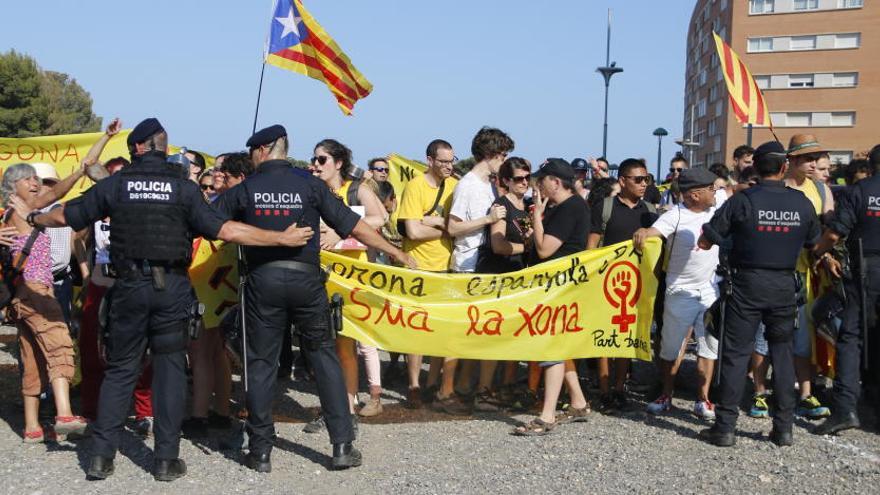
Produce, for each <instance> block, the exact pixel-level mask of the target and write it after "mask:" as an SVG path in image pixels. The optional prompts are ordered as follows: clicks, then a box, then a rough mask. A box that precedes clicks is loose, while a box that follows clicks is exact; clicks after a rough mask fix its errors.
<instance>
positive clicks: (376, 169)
mask: <svg viewBox="0 0 880 495" xmlns="http://www.w3.org/2000/svg"><path fill="white" fill-rule="evenodd" d="M322 165H323V163H322ZM370 170H372V171H373V172H387V171H388V169H387V168H385V167H373V168H371V169H370Z"/></svg>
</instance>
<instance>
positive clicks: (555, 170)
mask: <svg viewBox="0 0 880 495" xmlns="http://www.w3.org/2000/svg"><path fill="white" fill-rule="evenodd" d="M533 177H534V178H535V180H536V182H535V197H534V199H535V207H534V209H532V225H533V228H534V233H533V242H532V254H531V259H532V260H533V264H534V263H541V262H543V261H547V260H553V259H557V258H562V257H564V256H568V255H570V254H574V253H579V252H581V251H583V250H584V249H585V248H586V240H587V233H588V232H589V231H590V210H589V208H588V207H587V204H586V203H585V202H584V200H583V199H581V197H580V196H579V195H577V194H575V192H574V181H575V175H574V170H573V169H572V168H571V165H569V164H568V162H566V161H565V160H563V159H561V158H549V159H547V161H546V162H544V164H543V165H541V168H540V169H539V170H538V171H537V172H536V173H535V174H534V175H533ZM550 203H552V206H551V207H549V208H548V204H550ZM541 367H542V368H544V402H543V404H544V405H543V408H542V409H541V415H540V416H539V417H537V418H535V419H533V420H532V421H531V422H530V423H528V424H526V425H523V426H518V427H517V428H516V429H515V430H514V431H513V433H514V434H516V435H526V436H531V435H545V434H547V433H549V432H550V431H551V430H552V429H553V428H555V427H556V425H557V416H556V402H557V401H558V400H559V393H560V392H561V391H562V384H563V382H565V384H566V386H567V387H568V394H569V398H570V401H571V402H570V404H571V405H570V406H569V407H568V409H566V410H565V411H564V412H563V415H562V416H560V417H559V418H560V421H562V422H566V423H568V422H576V421H586V419H587V414H589V412H590V406H589V403H588V402H587V399H586V397H584V393H583V391H582V390H581V386H580V382H578V376H577V372H576V371H575V369H574V363H573V362H571V361H568V362H562V361H553V362H542V363H541Z"/></svg>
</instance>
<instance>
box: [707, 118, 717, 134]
mask: <svg viewBox="0 0 880 495" xmlns="http://www.w3.org/2000/svg"><path fill="white" fill-rule="evenodd" d="M716 120H717V119H712V120H710V121H709V126H708V128H709V135H710V136H714V135H716V134H718V125H717V124H716V123H715V121H716Z"/></svg>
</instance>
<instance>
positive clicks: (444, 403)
mask: <svg viewBox="0 0 880 495" xmlns="http://www.w3.org/2000/svg"><path fill="white" fill-rule="evenodd" d="M431 407H433V408H434V409H435V410H437V411H441V412H444V413H446V414H451V415H452V416H470V414H471V407H469V406H468V405H467V404H465V403H464V402H462V401H461V399H459V398H458V397H457V396H456V395H455V394H452V395H450V396H448V397H445V398H441V397H440V396H439V395H438V396H436V397H435V398H434V402H433V403H432V404H431Z"/></svg>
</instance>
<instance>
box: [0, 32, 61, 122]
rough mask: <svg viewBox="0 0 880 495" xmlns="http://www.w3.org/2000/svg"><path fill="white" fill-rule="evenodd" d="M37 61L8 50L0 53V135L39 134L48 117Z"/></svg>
mask: <svg viewBox="0 0 880 495" xmlns="http://www.w3.org/2000/svg"><path fill="white" fill-rule="evenodd" d="M41 82H42V76H41V74H40V69H39V67H37V62H36V61H35V60H34V59H32V58H31V57H28V56H27V55H21V54H19V53H16V51H15V50H12V51H10V52H8V53H2V54H0V136H4V137H30V136H39V135H41V134H42V133H43V132H42V131H43V129H44V128H45V127H46V124H47V122H48V118H49V105H48V101H47V99H46V98H45V97H44V96H43V94H42V91H41Z"/></svg>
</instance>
